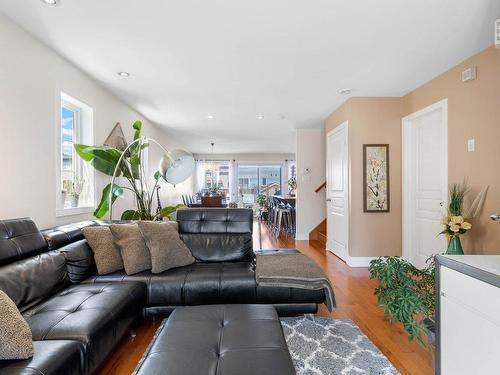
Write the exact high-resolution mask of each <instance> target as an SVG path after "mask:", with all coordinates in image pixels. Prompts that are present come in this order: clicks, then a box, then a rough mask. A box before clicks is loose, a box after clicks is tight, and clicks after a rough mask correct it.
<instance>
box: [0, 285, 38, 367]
mask: <svg viewBox="0 0 500 375" xmlns="http://www.w3.org/2000/svg"><path fill="white" fill-rule="evenodd" d="M31 357H33V342H32V335H31V329H30V326H29V325H28V323H26V320H24V318H23V316H22V315H21V313H20V312H19V310H18V309H17V306H16V304H15V303H14V301H12V300H11V299H10V298H9V296H8V295H7V294H5V293H4V292H3V291H1V290H0V360H4V359H26V358H31Z"/></svg>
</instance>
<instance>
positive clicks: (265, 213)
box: [256, 194, 269, 220]
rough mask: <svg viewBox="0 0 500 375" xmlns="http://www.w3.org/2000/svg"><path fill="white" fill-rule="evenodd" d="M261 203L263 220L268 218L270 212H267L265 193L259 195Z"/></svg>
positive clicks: (258, 199) (259, 202)
mask: <svg viewBox="0 0 500 375" xmlns="http://www.w3.org/2000/svg"><path fill="white" fill-rule="evenodd" d="M256 202H257V204H258V205H259V211H260V217H261V219H262V220H267V218H268V215H269V213H268V212H267V197H266V195H265V194H259V195H257V199H256Z"/></svg>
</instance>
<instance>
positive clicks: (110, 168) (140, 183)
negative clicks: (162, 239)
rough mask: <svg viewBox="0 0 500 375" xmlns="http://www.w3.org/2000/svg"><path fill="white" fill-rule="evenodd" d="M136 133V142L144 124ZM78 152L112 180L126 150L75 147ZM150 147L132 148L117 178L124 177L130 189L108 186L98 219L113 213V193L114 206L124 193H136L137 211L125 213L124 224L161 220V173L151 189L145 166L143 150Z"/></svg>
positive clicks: (106, 147) (104, 190)
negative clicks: (156, 207)
mask: <svg viewBox="0 0 500 375" xmlns="http://www.w3.org/2000/svg"><path fill="white" fill-rule="evenodd" d="M132 127H133V129H134V140H136V139H139V138H140V137H141V130H142V123H141V122H140V121H136V122H134V123H133V125H132ZM74 147H75V151H76V153H77V154H78V156H80V157H81V158H82V159H83V160H84V161H86V162H88V163H90V164H91V165H92V166H93V167H94V168H95V169H96V170H98V171H99V172H101V173H104V174H105V175H108V176H113V172H114V170H115V168H116V166H117V164H118V160H119V159H120V155H121V153H122V150H119V149H117V148H115V147H111V146H106V145H102V146H88V145H83V144H75V145H74ZM146 147H148V144H147V143H142V142H140V141H139V142H137V143H136V144H135V145H133V146H131V147H130V152H128V153H126V154H125V156H124V158H123V159H122V161H121V163H120V166H119V168H118V171H117V174H116V176H117V177H120V176H121V177H123V178H124V179H125V181H126V182H127V184H126V186H119V185H118V184H116V183H115V184H113V186H111V184H108V185H106V187H105V188H104V189H103V191H102V195H101V200H100V202H99V204H98V205H97V208H96V209H95V211H94V216H95V217H96V218H102V217H104V216H105V215H106V213H107V212H108V210H109V205H110V202H109V197H110V190H111V192H112V194H111V196H112V202H114V201H115V200H116V198H118V197H120V198H121V197H123V195H124V190H130V191H131V192H133V193H134V198H135V203H136V208H135V209H128V210H125V211H124V212H123V213H122V215H121V219H122V220H158V219H160V217H161V214H160V213H159V212H153V198H154V194H155V192H156V190H157V187H158V182H159V179H160V177H161V176H160V173H159V172H156V173H155V174H154V178H153V180H154V185H153V188H152V189H149V181H148V179H147V176H146V174H147V171H146V170H145V166H144V163H143V152H142V151H143V150H144V149H145V148H146Z"/></svg>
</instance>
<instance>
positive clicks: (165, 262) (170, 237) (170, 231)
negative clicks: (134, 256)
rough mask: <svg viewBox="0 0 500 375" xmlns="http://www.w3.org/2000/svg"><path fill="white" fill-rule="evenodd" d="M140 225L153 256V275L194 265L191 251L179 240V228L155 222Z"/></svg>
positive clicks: (140, 223) (143, 222)
mask: <svg viewBox="0 0 500 375" xmlns="http://www.w3.org/2000/svg"><path fill="white" fill-rule="evenodd" d="M138 225H139V229H140V230H141V233H142V235H143V237H144V241H146V245H147V247H148V249H149V253H150V255H151V272H152V273H161V272H163V271H166V270H169V269H171V268H177V267H182V266H187V265H188V264H191V263H194V261H195V259H194V258H193V256H192V255H191V251H189V249H188V247H187V246H186V244H185V243H184V242H182V240H181V239H180V238H179V232H178V231H177V226H175V227H174V226H173V225H172V224H171V223H168V222H167V223H162V222H154V221H140V222H139V223H138Z"/></svg>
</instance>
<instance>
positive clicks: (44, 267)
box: [0, 218, 146, 375]
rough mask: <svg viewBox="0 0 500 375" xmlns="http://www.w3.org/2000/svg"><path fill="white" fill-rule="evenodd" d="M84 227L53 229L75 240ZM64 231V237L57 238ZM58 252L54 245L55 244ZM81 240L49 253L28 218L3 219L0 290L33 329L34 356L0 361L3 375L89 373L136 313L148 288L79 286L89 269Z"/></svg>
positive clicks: (86, 249)
mask: <svg viewBox="0 0 500 375" xmlns="http://www.w3.org/2000/svg"><path fill="white" fill-rule="evenodd" d="M86 225H96V223H95V222H84V223H79V224H76V225H74V226H65V227H64V228H63V229H64V230H62V229H61V228H59V229H57V230H53V231H51V233H52V234H53V235H55V236H56V237H57V238H58V239H59V240H58V241H54V242H52V245H54V246H55V245H56V242H57V244H63V243H67V241H70V242H71V241H76V240H77V239H78V238H80V236H81V231H80V232H78V231H77V230H76V229H75V230H73V229H71V228H80V227H81V226H86ZM61 233H63V234H64V235H63V234H61ZM56 247H57V246H56ZM88 254H90V249H89V247H88V245H87V244H86V242H85V241H84V240H80V241H76V242H71V243H69V244H67V245H66V246H65V248H61V249H58V250H50V249H49V248H48V246H47V244H46V243H45V240H44V237H43V236H42V234H41V233H40V232H39V231H38V229H37V228H36V225H35V224H34V223H33V221H32V220H31V219H28V218H23V219H14V220H2V221H0V289H1V290H3V291H4V292H5V293H6V294H7V295H8V296H9V297H10V298H11V299H12V300H13V301H14V302H15V303H16V305H17V307H18V308H19V310H20V311H21V312H22V313H23V315H24V317H25V319H26V321H27V322H28V324H29V325H30V328H31V331H32V334H33V340H34V349H35V353H34V357H33V358H32V359H30V360H23V361H0V373H2V374H3V373H6V374H9V375H10V374H32V373H33V374H35V373H36V374H44V375H51V374H58V375H59V374H69V375H73V374H75V375H77V374H87V373H89V372H92V371H94V370H95V369H96V368H97V366H98V365H99V364H100V363H102V361H103V360H104V359H105V357H106V356H107V355H108V354H109V353H110V352H111V351H112V350H113V348H114V347H115V345H116V343H117V342H118V340H120V339H121V338H122V337H123V336H124V335H125V334H126V332H127V331H128V330H129V329H130V327H131V326H132V324H133V322H134V321H135V320H136V319H137V318H138V317H140V316H141V313H142V308H143V307H144V304H145V302H146V285H145V284H144V283H140V282H125V283H113V284H106V283H102V284H78V282H79V281H81V280H82V279H84V278H86V277H88V273H89V272H92V270H93V269H94V266H93V262H92V261H90V260H91V259H89V258H88Z"/></svg>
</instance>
